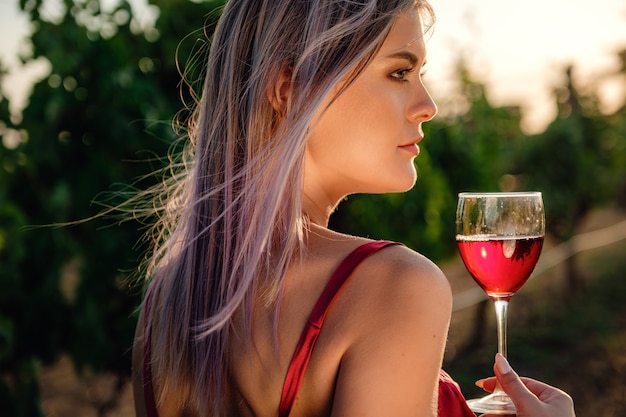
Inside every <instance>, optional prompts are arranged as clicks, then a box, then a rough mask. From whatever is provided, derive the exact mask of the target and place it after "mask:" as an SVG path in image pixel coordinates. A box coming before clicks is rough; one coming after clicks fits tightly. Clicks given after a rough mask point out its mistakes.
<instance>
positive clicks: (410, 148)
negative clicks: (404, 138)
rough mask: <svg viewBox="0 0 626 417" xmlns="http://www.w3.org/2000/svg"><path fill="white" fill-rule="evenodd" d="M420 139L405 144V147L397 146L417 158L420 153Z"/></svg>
mask: <svg viewBox="0 0 626 417" xmlns="http://www.w3.org/2000/svg"><path fill="white" fill-rule="evenodd" d="M420 140H421V138H420V139H418V140H416V141H414V142H411V143H407V144H406V145H401V146H399V148H400V149H403V150H405V151H407V152H409V153H410V154H412V155H414V156H417V155H419V153H420V147H419V145H418V143H419V142H420Z"/></svg>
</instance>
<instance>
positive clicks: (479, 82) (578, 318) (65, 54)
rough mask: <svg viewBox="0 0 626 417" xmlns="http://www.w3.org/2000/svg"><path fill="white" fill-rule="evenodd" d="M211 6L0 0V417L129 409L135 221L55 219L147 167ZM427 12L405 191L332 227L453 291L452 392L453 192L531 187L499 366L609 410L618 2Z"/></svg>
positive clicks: (460, 356)
mask: <svg viewBox="0 0 626 417" xmlns="http://www.w3.org/2000/svg"><path fill="white" fill-rule="evenodd" d="M222 3H223V2H222V1H190V0H133V1H130V0H129V1H126V0H0V410H2V411H0V415H2V416H44V415H45V416H59V417H60V416H101V417H104V416H131V415H133V411H132V396H131V394H130V388H129V376H130V354H129V353H130V348H131V345H132V337H133V332H134V327H135V323H136V315H135V312H134V310H135V308H136V307H137V306H138V304H139V302H140V296H141V288H140V287H139V286H138V285H136V284H135V283H134V281H133V277H134V275H133V274H134V273H135V272H136V270H137V266H138V264H139V263H140V262H141V260H142V257H143V250H145V245H144V242H143V241H142V240H141V236H142V233H143V232H144V231H145V230H146V227H145V226H146V225H145V224H143V223H140V222H139V221H136V220H132V219H128V220H126V221H122V219H120V218H118V217H110V216H101V217H96V218H93V219H92V220H90V221H86V222H76V221H78V220H82V219H89V218H92V217H93V216H96V215H98V214H99V213H101V212H102V211H103V210H104V209H105V208H106V207H108V206H110V205H115V204H117V203H120V202H122V201H123V198H124V195H127V193H128V192H132V191H133V190H137V189H145V188H146V187H148V186H150V185H151V184H153V183H155V182H156V181H158V180H159V177H158V176H156V175H150V174H151V173H153V172H155V171H156V170H158V169H160V168H162V167H163V166H164V165H163V162H164V159H163V158H164V157H166V156H167V152H168V150H169V149H170V147H171V146H172V143H173V141H174V140H175V139H176V138H178V137H179V135H180V132H179V131H177V130H176V129H175V123H174V120H183V121H184V120H185V118H186V116H187V115H188V110H186V107H185V105H186V104H190V103H191V102H192V100H193V97H194V93H196V92H197V91H198V85H199V80H200V77H201V70H202V60H203V59H204V57H205V56H206V48H207V37H208V36H209V35H210V33H211V31H212V28H213V24H214V22H215V20H216V19H217V17H218V16H219V9H218V8H219V6H220V5H221V4H222ZM432 4H433V6H434V7H435V10H436V12H437V15H438V16H437V18H438V21H437V23H436V25H435V27H434V29H433V31H432V32H430V35H429V43H428V48H429V57H428V61H429V64H428V72H427V75H426V83H427V84H428V86H429V88H430V90H431V92H432V93H433V95H434V97H435V100H436V101H437V102H438V104H439V108H440V113H439V115H438V116H437V118H436V119H435V120H434V121H432V122H430V123H429V124H428V125H427V126H426V139H425V140H424V142H422V144H421V148H422V153H421V154H420V156H419V158H418V159H417V166H418V169H419V180H418V183H417V185H416V187H415V188H414V189H413V190H412V191H411V192H409V193H406V194H392V195H385V196H355V197H351V198H350V199H348V200H347V201H345V202H344V203H342V205H341V207H340V208H339V210H338V212H337V213H336V214H335V215H334V218H333V219H332V222H333V224H332V226H333V227H335V228H337V229H340V230H343V231H346V232H350V233H357V234H362V235H367V236H370V237H373V238H378V239H392V240H397V241H402V242H404V243H406V244H407V245H408V246H410V247H412V248H414V249H416V250H418V251H420V252H422V253H424V254H425V255H427V256H429V257H430V258H431V259H433V260H435V261H436V262H437V263H438V264H439V265H441V267H442V269H443V270H444V272H446V274H447V276H448V277H449V279H450V282H451V285H452V288H453V291H454V295H455V309H454V313H453V317H452V324H451V329H450V336H449V343H448V348H447V351H446V358H445V363H444V367H445V368H446V369H447V370H448V372H450V373H451V374H452V375H453V376H454V377H455V378H456V379H457V380H458V382H459V383H460V385H461V387H462V389H463V391H464V393H465V394H466V396H467V397H473V396H476V395H480V394H481V393H480V390H479V389H478V388H475V387H474V385H473V382H474V381H475V380H476V379H478V378H481V377H484V376H487V375H490V374H491V373H492V372H491V366H492V363H493V355H494V353H495V351H496V332H495V314H494V313H493V309H492V307H491V304H490V302H489V301H488V300H486V299H485V297H484V295H483V294H482V291H481V290H479V289H478V287H477V286H476V284H474V282H473V281H472V279H471V278H470V276H469V274H468V273H467V272H466V270H465V268H464V267H463V265H462V263H460V261H459V258H458V255H457V253H456V246H455V240H454V212H455V208H456V195H457V193H458V192H460V191H499V190H502V191H511V190H539V191H542V192H543V195H544V202H545V205H546V210H547V229H548V230H547V233H548V235H547V238H546V245H545V246H544V250H543V253H542V256H541V259H540V263H539V265H538V267H537V269H536V271H535V273H534V274H533V277H532V278H531V280H530V281H529V282H528V283H527V284H526V286H525V287H523V288H522V290H521V291H520V292H519V293H518V294H516V295H515V297H514V298H513V300H512V302H511V306H510V309H509V357H510V360H511V362H512V364H513V366H514V367H516V369H517V370H518V371H519V372H520V373H522V374H525V375H528V376H531V377H535V378H538V379H541V380H544V381H547V382H549V383H551V384H554V385H557V386H559V387H562V388H563V389H565V390H567V391H568V392H570V393H571V395H572V396H573V398H574V401H575V404H576V408H577V415H578V416H581V417H584V416H591V415H593V416H607V417H609V416H610V417H613V416H623V415H626V347H625V346H626V303H624V302H623V299H624V298H625V296H626V280H625V279H624V273H623V271H624V270H626V256H624V255H626V239H625V238H626V4H624V2H623V0H600V1H598V2H594V3H590V2H588V1H586V2H583V1H581V0H569V1H567V0H527V1H525V2H511V1H502V0H499V1H496V0H481V1H478V0H474V1H472V0H447V1H444V0H432ZM181 71H185V74H186V78H187V80H188V83H185V84H182V83H181V75H180V74H181ZM66 222H76V223H74V224H72V225H68V226H63V227H50V226H49V225H53V224H63V223H66ZM42 226H45V227H42Z"/></svg>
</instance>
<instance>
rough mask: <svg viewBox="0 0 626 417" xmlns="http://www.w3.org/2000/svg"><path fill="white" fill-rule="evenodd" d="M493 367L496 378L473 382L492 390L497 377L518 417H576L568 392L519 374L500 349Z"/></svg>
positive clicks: (486, 389)
mask: <svg viewBox="0 0 626 417" xmlns="http://www.w3.org/2000/svg"><path fill="white" fill-rule="evenodd" d="M493 370H494V372H495V374H496V376H495V378H494V377H491V378H486V379H481V380H479V381H476V385H478V386H479V387H481V388H483V389H484V390H485V391H488V392H492V391H493V390H494V388H495V386H496V380H497V382H498V383H499V384H500V386H501V387H502V389H503V390H504V392H506V393H507V394H508V395H509V397H511V399H512V400H513V403H515V407H516V408H517V417H575V413H574V402H573V401H572V398H571V397H570V396H569V395H568V394H567V393H565V392H563V391H561V390H560V389H558V388H555V387H553V386H550V385H548V384H544V383H543V382H539V381H536V380H534V379H530V378H520V377H519V376H518V375H517V374H516V373H515V371H513V370H512V369H511V367H510V365H509V363H508V361H507V360H506V359H505V358H504V356H502V355H500V354H499V353H498V354H497V355H496V363H495V365H494V367H493ZM484 417H487V415H485V416H484ZM489 417H496V416H491V415H489ZM497 417H502V416H497Z"/></svg>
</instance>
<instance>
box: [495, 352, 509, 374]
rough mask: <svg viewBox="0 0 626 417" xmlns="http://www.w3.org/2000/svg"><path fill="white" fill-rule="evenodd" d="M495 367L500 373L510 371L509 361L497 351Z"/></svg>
mask: <svg viewBox="0 0 626 417" xmlns="http://www.w3.org/2000/svg"><path fill="white" fill-rule="evenodd" d="M496 367H497V368H498V371H499V372H500V373H501V374H508V373H509V372H511V366H510V365H509V362H508V361H507V360H506V358H505V357H504V356H502V355H501V354H499V353H497V354H496Z"/></svg>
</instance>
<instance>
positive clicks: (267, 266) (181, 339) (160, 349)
mask: <svg viewBox="0 0 626 417" xmlns="http://www.w3.org/2000/svg"><path fill="white" fill-rule="evenodd" d="M411 6H414V7H417V8H418V9H419V10H420V11H424V12H425V13H422V14H423V15H424V16H426V17H428V19H429V20H430V21H432V19H433V13H432V9H431V8H430V6H429V5H428V3H426V2H425V1H419V0H418V1H415V0H310V1H302V0H298V1H296V0H294V1H276V0H231V1H229V2H228V3H227V4H226V6H225V8H224V10H223V12H222V16H221V19H220V22H219V23H218V26H217V28H216V31H215V34H214V36H213V39H212V42H211V49H210V53H209V57H208V64H207V68H206V80H205V84H204V88H203V93H202V97H201V99H200V101H199V103H198V104H197V106H196V108H195V112H194V117H193V119H192V120H193V122H192V123H191V124H190V126H189V128H188V132H187V137H188V139H189V140H188V142H189V143H188V146H187V149H186V151H185V152H184V153H183V154H182V156H181V157H180V159H179V161H178V162H177V163H173V164H172V170H173V174H172V175H171V176H170V178H169V180H168V181H167V182H166V183H165V184H164V186H163V187H162V189H161V191H160V192H159V193H156V194H155V197H154V206H155V207H156V208H155V211H156V213H157V215H158V217H159V219H158V222H157V223H156V226H155V227H154V229H153V231H152V232H153V233H152V236H153V237H154V250H153V251H152V255H151V259H150V264H149V266H148V270H147V272H146V275H147V276H148V277H153V278H151V279H150V280H149V289H148V291H149V292H150V293H151V294H152V296H151V299H152V305H151V309H150V314H149V317H147V319H148V322H147V323H148V326H147V330H148V331H149V333H150V335H151V346H152V349H151V352H152V355H151V356H152V357H151V358H150V360H151V363H152V369H153V377H154V382H155V388H156V395H157V398H159V399H160V400H163V393H164V392H166V391H168V390H169V389H171V387H175V388H176V392H177V396H178V397H179V398H180V399H181V400H180V401H181V402H182V403H183V406H184V407H185V408H186V409H187V410H189V411H191V412H192V413H194V414H198V415H210V416H221V415H224V410H225V407H226V405H225V401H226V400H225V395H226V381H227V378H228V377H227V374H228V369H227V367H228V361H229V358H228V344H229V338H230V332H231V331H232V329H233V323H234V319H235V318H236V317H237V318H238V319H239V320H242V321H238V322H237V323H242V322H243V323H244V330H245V331H247V332H248V334H250V333H251V317H252V306H253V304H254V303H258V302H264V303H267V305H269V306H273V307H274V308H276V309H278V308H279V306H280V295H281V289H282V287H283V278H284V275H285V271H286V268H287V267H288V265H289V264H290V262H292V260H293V258H294V256H296V255H298V253H300V251H301V250H302V237H303V234H304V230H305V228H306V219H305V218H304V217H303V214H302V209H301V201H300V185H301V181H302V176H301V172H302V168H303V155H304V149H305V144H306V141H307V138H308V134H309V130H310V126H311V124H312V123H313V120H314V117H315V115H316V114H317V113H318V111H319V109H320V106H321V105H322V103H323V101H324V99H325V97H327V96H328V95H329V94H331V92H332V91H333V89H334V88H335V87H336V86H337V85H338V84H339V83H340V81H342V80H345V79H346V78H347V77H352V78H348V79H353V78H354V77H356V76H358V74H359V73H360V71H361V70H362V69H363V68H364V67H365V65H366V64H367V63H368V62H369V59H371V57H372V56H373V55H374V54H375V52H376V51H377V50H378V48H379V47H380V45H381V44H382V42H383V41H384V39H385V37H386V35H387V33H388V32H389V30H390V28H391V26H392V24H393V22H394V19H395V17H396V16H397V15H398V14H399V13H400V12H401V11H403V10H404V9H406V8H407V7H411ZM286 68H288V69H289V71H290V74H291V80H290V85H291V89H290V91H291V94H290V96H289V98H288V101H287V103H286V106H285V108H284V109H283V111H282V112H278V111H277V110H276V109H275V108H274V106H272V103H271V101H270V99H269V98H268V91H270V89H271V88H273V86H274V85H276V83H277V81H278V76H279V75H280V74H281V73H283V72H284V71H285V69H286ZM276 311H277V310H276ZM250 339H251V337H249V338H248V340H250Z"/></svg>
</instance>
